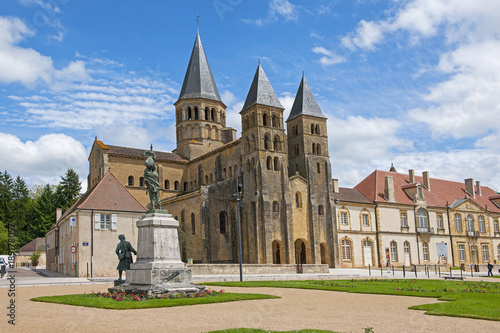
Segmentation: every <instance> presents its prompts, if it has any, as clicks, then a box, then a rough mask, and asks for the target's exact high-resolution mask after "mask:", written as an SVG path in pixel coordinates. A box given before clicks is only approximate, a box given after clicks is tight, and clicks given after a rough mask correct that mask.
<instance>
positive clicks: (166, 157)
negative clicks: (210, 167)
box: [106, 145, 187, 162]
mask: <svg viewBox="0 0 500 333" xmlns="http://www.w3.org/2000/svg"><path fill="white" fill-rule="evenodd" d="M106 147H108V148H109V152H108V153H109V154H113V155H121V156H129V157H137V158H141V159H144V160H145V159H146V157H145V156H142V154H143V153H144V152H145V151H146V150H149V149H137V148H128V147H120V146H112V145H106ZM155 154H156V160H157V161H158V160H162V161H174V162H187V160H186V159H184V158H182V157H181V156H179V155H177V154H174V153H167V152H162V151H155Z"/></svg>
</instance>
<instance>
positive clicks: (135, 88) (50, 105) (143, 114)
mask: <svg viewBox="0 0 500 333" xmlns="http://www.w3.org/2000/svg"><path fill="white" fill-rule="evenodd" d="M62 88H64V90H61V91H50V92H47V93H46V94H45V95H43V96H38V95H37V97H20V96H10V98H11V99H13V100H15V101H18V102H19V105H20V106H22V107H24V108H25V110H26V113H27V114H28V115H29V118H27V119H26V121H27V122H29V123H30V125H32V126H42V127H51V128H67V129H82V130H101V131H102V129H105V128H111V127H113V126H118V125H123V126H128V125H130V124H133V125H134V126H137V125H139V124H143V123H144V122H145V121H154V120H158V119H161V120H165V119H169V118H172V117H173V112H167V110H170V109H171V108H172V106H171V104H172V103H173V99H172V97H171V96H170V95H169V91H168V89H167V88H169V87H168V86H167V85H166V84H164V83H160V82H157V81H153V80H145V79H142V78H139V79H123V78H122V79H121V80H116V81H110V80H105V79H102V80H96V81H92V82H90V83H86V84H83V85H78V84H73V85H70V86H65V87H62Z"/></svg>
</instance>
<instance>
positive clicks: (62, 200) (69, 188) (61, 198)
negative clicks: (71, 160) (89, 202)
mask: <svg viewBox="0 0 500 333" xmlns="http://www.w3.org/2000/svg"><path fill="white" fill-rule="evenodd" d="M81 189H82V183H81V182H80V178H79V177H78V174H77V173H76V172H75V171H74V170H73V169H68V170H67V171H66V174H65V176H64V177H63V176H61V181H60V182H59V185H58V186H57V189H56V205H57V207H58V208H62V209H63V211H65V210H66V209H68V208H69V207H71V205H73V204H74V203H75V202H76V200H77V199H78V197H79V196H80V190H81Z"/></svg>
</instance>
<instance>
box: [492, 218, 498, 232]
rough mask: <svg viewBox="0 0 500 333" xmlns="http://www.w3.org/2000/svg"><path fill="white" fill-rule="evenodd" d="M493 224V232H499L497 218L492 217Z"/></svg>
mask: <svg viewBox="0 0 500 333" xmlns="http://www.w3.org/2000/svg"><path fill="white" fill-rule="evenodd" d="M493 226H494V229H495V232H499V230H498V219H494V220H493Z"/></svg>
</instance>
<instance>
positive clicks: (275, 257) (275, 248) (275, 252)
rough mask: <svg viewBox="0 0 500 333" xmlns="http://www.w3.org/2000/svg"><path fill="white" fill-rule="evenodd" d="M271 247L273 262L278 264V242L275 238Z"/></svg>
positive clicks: (279, 260) (279, 248) (279, 258)
mask: <svg viewBox="0 0 500 333" xmlns="http://www.w3.org/2000/svg"><path fill="white" fill-rule="evenodd" d="M272 248H273V264H275V265H280V264H281V246H280V242H279V241H277V240H275V241H273V244H272Z"/></svg>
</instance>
